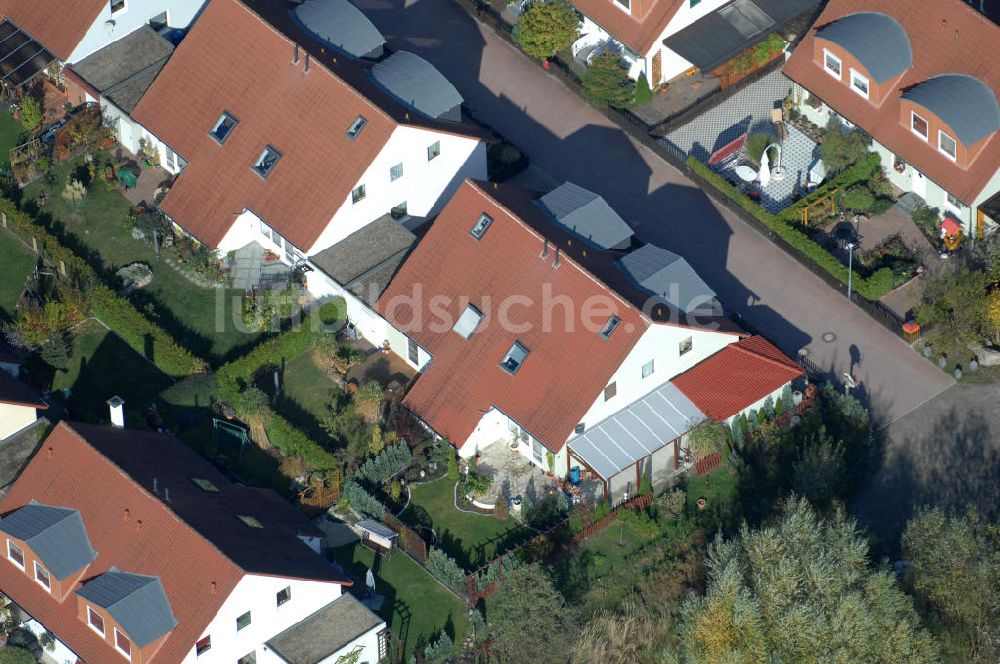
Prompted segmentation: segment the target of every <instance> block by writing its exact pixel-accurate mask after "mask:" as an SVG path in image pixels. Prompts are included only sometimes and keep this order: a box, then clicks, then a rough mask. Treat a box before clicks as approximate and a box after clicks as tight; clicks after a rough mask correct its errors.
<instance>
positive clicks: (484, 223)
mask: <svg viewBox="0 0 1000 664" xmlns="http://www.w3.org/2000/svg"><path fill="white" fill-rule="evenodd" d="M492 223H493V217H491V216H490V215H488V214H486V213H485V212H484V213H482V214H481V215H479V219H477V220H476V223H475V224H473V226H472V229H471V230H470V231H469V233H470V234H471V235H472V237H474V238H476V239H477V240H481V239H483V236H484V235H486V229H487V228H489V227H490V224H492Z"/></svg>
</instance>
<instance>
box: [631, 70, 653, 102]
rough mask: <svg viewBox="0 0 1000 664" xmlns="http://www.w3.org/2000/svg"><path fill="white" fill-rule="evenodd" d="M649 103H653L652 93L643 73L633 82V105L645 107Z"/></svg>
mask: <svg viewBox="0 0 1000 664" xmlns="http://www.w3.org/2000/svg"><path fill="white" fill-rule="evenodd" d="M651 101H653V91H652V90H651V89H650V87H649V81H648V80H647V79H646V74H645V72H643V73H641V74H639V78H637V79H636V81H635V105H636V106H645V105H646V104H648V103H649V102H651Z"/></svg>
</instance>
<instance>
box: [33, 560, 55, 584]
mask: <svg viewBox="0 0 1000 664" xmlns="http://www.w3.org/2000/svg"><path fill="white" fill-rule="evenodd" d="M35 581H37V582H38V585H40V586H41V587H42V588H45V589H46V590H52V579H51V578H50V577H49V571H48V570H47V569H45V568H44V567H42V566H41V565H40V564H39V562H38V561H37V560H36V561H35Z"/></svg>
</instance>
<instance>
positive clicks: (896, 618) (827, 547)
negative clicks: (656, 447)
mask: <svg viewBox="0 0 1000 664" xmlns="http://www.w3.org/2000/svg"><path fill="white" fill-rule="evenodd" d="M706 563H707V566H708V570H709V581H708V587H707V589H706V592H705V595H704V596H693V597H691V598H690V599H688V600H687V601H686V602H685V603H684V606H683V609H682V612H681V620H682V626H681V632H680V639H681V646H680V649H679V652H678V655H679V660H680V661H682V662H691V663H695V662H697V663H698V664H713V663H716V662H719V663H721V662H726V663H727V664H736V663H742V662H747V663H750V662H867V663H879V662H885V663H889V662H892V663H895V662H907V663H911V664H917V663H920V662H936V661H938V650H937V644H936V643H935V641H934V640H933V638H932V637H931V636H930V635H929V634H928V633H927V632H926V631H925V630H924V629H923V628H922V627H921V626H920V621H919V618H918V616H917V614H916V611H915V610H914V608H913V603H912V600H911V599H910V598H909V597H908V596H907V595H906V594H905V593H903V591H902V590H901V589H900V588H899V587H898V586H897V585H896V580H895V577H894V575H893V574H892V572H891V571H889V570H887V569H872V568H871V567H870V564H869V560H868V542H867V541H866V540H865V538H864V537H863V536H862V535H861V534H860V533H859V532H858V529H857V525H856V524H855V522H854V521H853V520H850V519H848V518H847V517H846V516H845V515H844V514H843V512H842V511H840V510H838V511H837V512H836V513H835V514H834V516H832V517H831V518H830V519H823V518H821V517H819V516H818V515H817V514H816V512H815V511H814V510H813V508H812V507H811V506H810V505H809V502H808V501H807V500H806V499H805V498H801V497H795V496H792V497H791V498H789V499H787V500H786V501H785V502H784V504H783V505H782V508H781V513H780V515H779V517H778V519H777V521H776V523H774V524H773V525H770V526H765V527H762V528H759V529H753V530H751V529H750V528H749V527H748V526H747V525H746V524H744V526H743V528H742V529H741V530H740V533H739V535H738V536H737V537H735V538H733V539H730V540H722V539H721V538H720V539H718V540H717V541H716V542H714V543H713V544H712V545H711V546H710V547H709V553H708V557H707V561H706Z"/></svg>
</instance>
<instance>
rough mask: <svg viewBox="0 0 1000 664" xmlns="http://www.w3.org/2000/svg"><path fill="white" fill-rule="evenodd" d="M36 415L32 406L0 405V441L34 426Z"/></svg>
mask: <svg viewBox="0 0 1000 664" xmlns="http://www.w3.org/2000/svg"><path fill="white" fill-rule="evenodd" d="M36 419H38V414H37V413H36V412H35V409H34V408H33V407H32V406H15V405H14V404H10V403H0V440H3V439H4V438H6V437H7V436H9V435H11V434H14V433H17V432H18V431H20V430H21V429H23V428H24V427H26V426H28V425H30V424H34V423H35V420H36Z"/></svg>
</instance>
